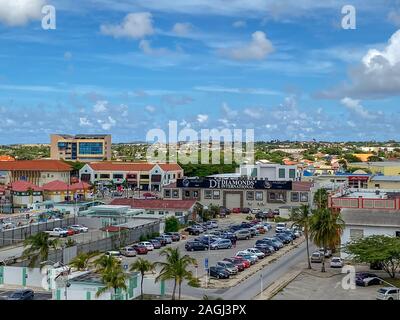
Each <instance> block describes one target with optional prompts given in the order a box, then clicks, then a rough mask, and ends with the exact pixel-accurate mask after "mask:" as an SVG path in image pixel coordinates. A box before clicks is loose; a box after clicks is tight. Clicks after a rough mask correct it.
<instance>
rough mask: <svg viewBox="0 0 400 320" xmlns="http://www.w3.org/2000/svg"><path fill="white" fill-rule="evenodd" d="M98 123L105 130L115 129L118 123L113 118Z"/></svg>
mask: <svg viewBox="0 0 400 320" xmlns="http://www.w3.org/2000/svg"><path fill="white" fill-rule="evenodd" d="M97 123H99V124H100V126H101V128H102V129H103V130H110V129H111V128H112V127H114V126H115V125H116V123H117V121H115V120H114V118H112V117H111V116H108V117H107V120H101V119H99V120H97Z"/></svg>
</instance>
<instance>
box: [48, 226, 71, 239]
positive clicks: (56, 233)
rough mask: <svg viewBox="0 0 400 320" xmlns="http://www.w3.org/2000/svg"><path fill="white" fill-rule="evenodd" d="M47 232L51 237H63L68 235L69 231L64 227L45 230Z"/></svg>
mask: <svg viewBox="0 0 400 320" xmlns="http://www.w3.org/2000/svg"><path fill="white" fill-rule="evenodd" d="M45 232H46V233H48V235H49V236H50V237H59V238H63V237H66V236H68V232H67V231H66V230H64V229H62V228H54V229H53V230H50V231H45Z"/></svg>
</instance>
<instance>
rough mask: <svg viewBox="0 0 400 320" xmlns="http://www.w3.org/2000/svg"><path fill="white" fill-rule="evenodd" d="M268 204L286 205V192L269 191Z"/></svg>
mask: <svg viewBox="0 0 400 320" xmlns="http://www.w3.org/2000/svg"><path fill="white" fill-rule="evenodd" d="M268 202H271V203H285V202H286V192H285V191H269V192H268Z"/></svg>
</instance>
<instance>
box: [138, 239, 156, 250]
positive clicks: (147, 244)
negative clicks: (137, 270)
mask: <svg viewBox="0 0 400 320" xmlns="http://www.w3.org/2000/svg"><path fill="white" fill-rule="evenodd" d="M138 245H139V246H144V247H146V249H147V251H153V250H154V246H153V244H152V243H151V242H150V241H142V242H139V243H138Z"/></svg>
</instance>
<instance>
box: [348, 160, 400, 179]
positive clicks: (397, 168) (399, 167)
mask: <svg viewBox="0 0 400 320" xmlns="http://www.w3.org/2000/svg"><path fill="white" fill-rule="evenodd" d="M348 167H349V168H361V169H364V170H365V169H367V170H369V171H370V172H371V173H373V174H383V175H385V176H398V175H400V161H382V162H353V163H349V164H348Z"/></svg>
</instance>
